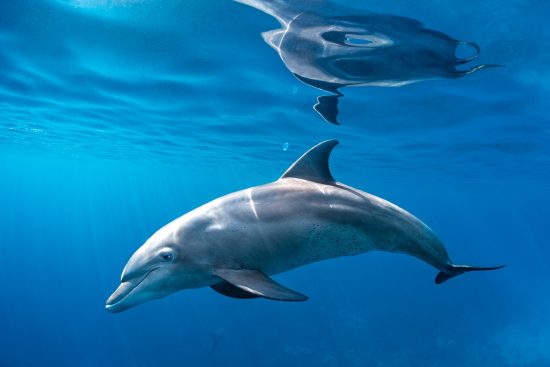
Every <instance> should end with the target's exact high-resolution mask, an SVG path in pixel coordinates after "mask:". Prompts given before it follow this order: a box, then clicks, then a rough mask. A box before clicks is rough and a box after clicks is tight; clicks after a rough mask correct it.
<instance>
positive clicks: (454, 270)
mask: <svg viewBox="0 0 550 367" xmlns="http://www.w3.org/2000/svg"><path fill="white" fill-rule="evenodd" d="M505 266H506V265H499V266H491V267H482V266H469V265H452V266H451V267H450V268H449V271H448V272H443V271H440V272H439V273H438V274H437V276H436V277H435V284H441V283H443V282H445V281H447V280H449V279H451V278H454V277H456V276H459V275H460V274H464V273H467V272H470V271H485V270H497V269H502V268H503V267H505Z"/></svg>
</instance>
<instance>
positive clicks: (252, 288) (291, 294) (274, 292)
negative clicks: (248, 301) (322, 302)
mask: <svg viewBox="0 0 550 367" xmlns="http://www.w3.org/2000/svg"><path fill="white" fill-rule="evenodd" d="M214 274H215V275H217V276H218V277H220V278H222V279H223V280H225V281H226V282H227V283H229V284H231V285H233V286H235V287H236V288H238V289H240V290H241V291H244V292H247V293H250V294H251V295H254V296H258V297H263V298H268V299H272V300H275V301H306V300H307V299H308V297H307V296H305V295H303V294H301V293H298V292H296V291H293V290H292V289H288V288H286V287H284V286H282V285H280V284H279V283H277V282H275V281H274V280H273V279H271V278H270V277H268V276H267V275H265V274H264V273H262V272H260V271H257V270H249V269H240V270H233V269H217V270H216V271H215V272H214ZM214 289H215V290H216V291H219V290H218V289H216V288H214ZM220 293H222V292H220ZM222 294H225V293H222ZM226 295H227V294H226Z"/></svg>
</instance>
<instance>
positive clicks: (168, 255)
mask: <svg viewBox="0 0 550 367" xmlns="http://www.w3.org/2000/svg"><path fill="white" fill-rule="evenodd" d="M159 255H160V258H161V259H162V260H163V261H172V260H174V254H173V252H172V250H170V249H164V250H162V251H161V252H160V254H159Z"/></svg>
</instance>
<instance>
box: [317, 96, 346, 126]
mask: <svg viewBox="0 0 550 367" xmlns="http://www.w3.org/2000/svg"><path fill="white" fill-rule="evenodd" d="M338 98H340V95H332V96H319V97H317V103H316V104H315V105H314V106H313V109H314V110H315V111H316V112H317V113H318V114H319V115H321V117H322V118H324V119H325V120H326V121H327V122H330V123H331V124H334V125H340V123H339V122H338Z"/></svg>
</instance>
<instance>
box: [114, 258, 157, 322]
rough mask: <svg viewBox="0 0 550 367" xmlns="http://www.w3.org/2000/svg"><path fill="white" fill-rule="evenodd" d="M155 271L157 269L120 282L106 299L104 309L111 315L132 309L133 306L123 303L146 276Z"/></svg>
mask: <svg viewBox="0 0 550 367" xmlns="http://www.w3.org/2000/svg"><path fill="white" fill-rule="evenodd" d="M157 269H158V267H157V268H153V269H151V270H149V271H148V272H147V273H145V274H144V275H142V276H140V277H138V278H134V279H130V280H128V281H126V282H122V283H121V284H120V285H119V286H118V288H117V289H116V290H115V291H114V292H113V294H111V296H110V297H109V298H108V299H107V302H105V309H106V310H107V311H109V312H111V313H117V312H121V311H124V310H126V309H128V308H130V307H132V306H133V304H131V303H130V304H128V303H125V302H124V301H125V300H127V299H128V296H130V294H131V293H132V292H133V291H134V290H135V289H136V288H137V287H138V286H139V285H140V284H141V283H142V282H143V281H144V280H145V279H146V278H147V276H149V274H151V273H152V272H153V271H155V270H157Z"/></svg>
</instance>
